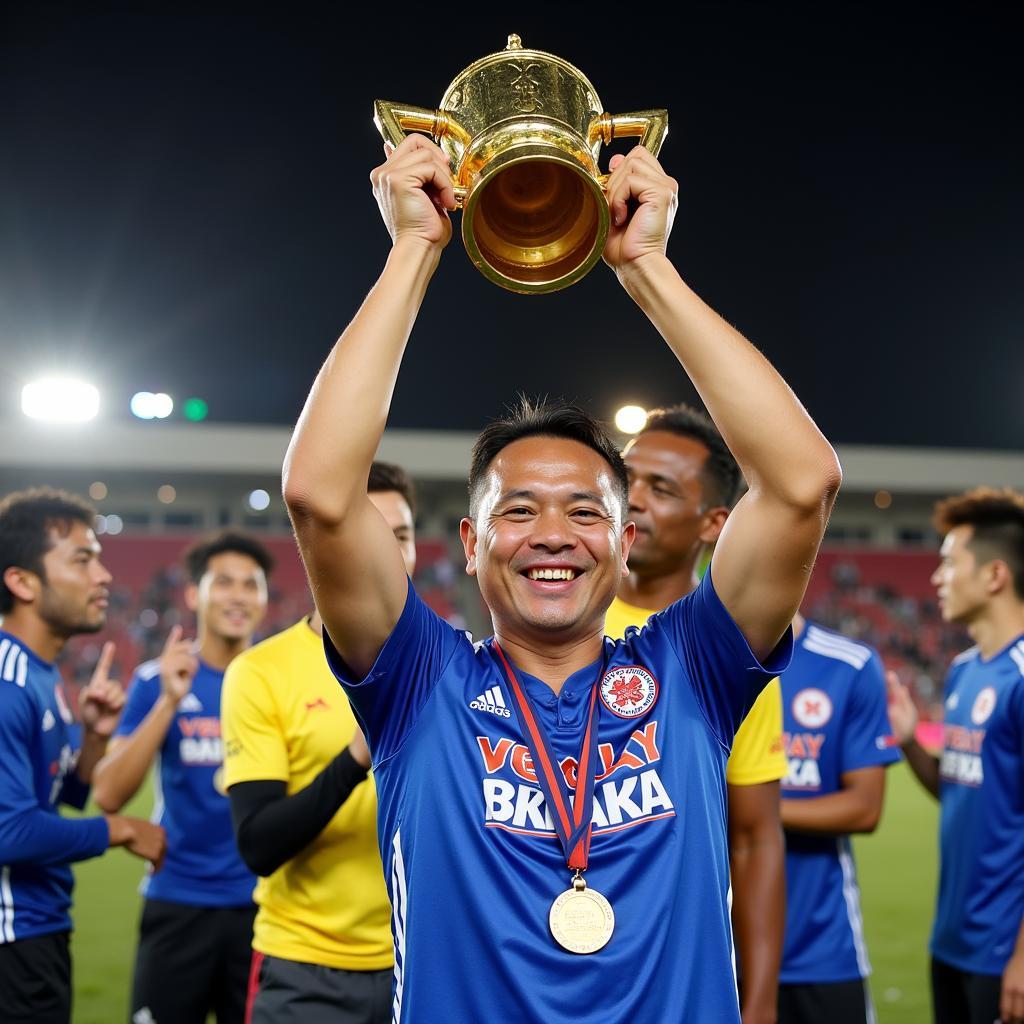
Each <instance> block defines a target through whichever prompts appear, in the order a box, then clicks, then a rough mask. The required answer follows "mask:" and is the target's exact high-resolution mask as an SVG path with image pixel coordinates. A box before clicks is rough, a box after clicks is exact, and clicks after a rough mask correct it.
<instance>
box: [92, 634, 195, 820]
mask: <svg viewBox="0 0 1024 1024" xmlns="http://www.w3.org/2000/svg"><path fill="white" fill-rule="evenodd" d="M181 634H182V630H181V627H180V626H174V627H172V629H171V632H170V635H169V636H168V637H167V640H166V642H165V643H164V649H163V652H162V653H161V655H160V678H159V683H158V684H157V681H156V680H144V679H136V681H135V684H134V685H133V686H132V692H131V695H130V696H129V698H128V705H127V707H126V709H125V714H124V718H123V719H122V721H121V724H120V725H119V727H118V735H116V736H115V737H114V739H112V740H111V741H110V745H109V747H108V748H107V752H106V754H105V755H104V756H103V758H102V759H101V760H100V761H99V763H98V764H97V765H96V767H95V768H94V769H93V772H92V796H93V799H94V800H95V801H96V803H97V805H98V806H99V807H101V808H102V809H103V810H104V811H106V812H107V813H108V814H115V813H116V812H117V811H119V810H121V808H122V807H124V805H125V804H126V803H128V801H129V800H131V798H132V797H133V796H135V794H136V793H137V792H138V791H139V787H140V786H141V785H142V783H143V781H144V780H145V778H146V775H147V773H148V772H149V769H150V766H151V765H152V764H153V761H154V759H155V758H156V755H157V753H158V751H159V750H160V748H161V747H162V746H163V743H164V740H165V739H166V738H167V730H168V729H170V727H171V723H172V722H173V721H174V719H175V717H176V716H177V714H178V705H179V704H180V703H181V701H182V700H183V699H184V698H185V695H186V694H187V693H189V692H190V691H191V689H192V679H193V677H194V676H195V674H196V670H197V669H198V668H199V661H198V659H197V658H196V656H195V654H194V653H193V651H192V647H193V642H192V641H191V640H183V639H182V638H181Z"/></svg>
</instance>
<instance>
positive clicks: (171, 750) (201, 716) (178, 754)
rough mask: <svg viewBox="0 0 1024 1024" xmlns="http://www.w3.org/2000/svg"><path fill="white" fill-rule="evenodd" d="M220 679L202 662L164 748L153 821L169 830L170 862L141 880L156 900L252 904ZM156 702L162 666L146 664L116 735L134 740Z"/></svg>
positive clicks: (135, 680) (203, 904)
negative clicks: (238, 839)
mask: <svg viewBox="0 0 1024 1024" xmlns="http://www.w3.org/2000/svg"><path fill="white" fill-rule="evenodd" d="M223 681H224V673H223V672H218V671H217V670H216V669H212V668H210V666H209V665H207V664H205V663H203V662H200V663H199V671H198V672H196V676H195V678H194V679H193V680H192V690H191V691H190V692H189V693H188V694H187V695H186V696H185V697H184V699H183V700H182V701H181V703H180V704H179V705H178V713H177V715H175V718H174V721H173V722H172V723H171V727H170V728H169V729H168V730H167V736H166V737H165V738H164V742H163V745H162V746H161V748H160V753H159V755H158V758H157V763H156V765H155V768H154V779H155V784H156V794H155V795H156V803H155V805H154V808H153V820H154V821H156V822H158V823H159V824H161V825H163V827H164V828H165V829H166V830H167V857H166V859H165V860H164V865H163V867H162V868H161V869H160V871H158V872H156V873H155V874H152V873H147V875H146V878H145V879H144V880H143V883H142V892H143V893H144V894H145V895H146V896H149V897H151V898H152V899H156V900H168V901H170V902H172V903H187V904H191V905H193V906H200V907H242V906H245V905H246V904H248V903H249V902H251V900H252V892H253V889H254V888H255V886H256V877H255V876H254V875H253V874H252V872H250V871H249V869H248V868H247V867H246V866H245V864H244V862H243V861H242V857H241V855H240V854H239V852H238V847H237V846H236V845H235V836H234V831H233V829H232V827H231V806H230V804H229V802H228V798H227V793H226V791H225V789H224V785H223V778H224V770H223V762H224V753H223V748H222V744H221V735H220V691H221V685H222V683H223ZM159 696H160V667H159V664H158V663H157V662H155V661H151V662H147V663H146V664H144V665H141V666H140V667H139V668H138V669H136V671H135V675H134V676H133V677H132V683H131V686H130V688H129V690H128V701H127V704H126V705H125V710H124V715H123V716H122V718H121V722H120V724H119V725H118V728H117V735H118V736H129V735H131V733H133V732H134V731H135V730H136V729H137V728H138V727H139V723H140V722H141V721H142V720H143V719H144V718H145V717H146V715H147V714H149V712H150V710H151V709H152V707H153V705H154V704H155V703H156V702H157V698H159Z"/></svg>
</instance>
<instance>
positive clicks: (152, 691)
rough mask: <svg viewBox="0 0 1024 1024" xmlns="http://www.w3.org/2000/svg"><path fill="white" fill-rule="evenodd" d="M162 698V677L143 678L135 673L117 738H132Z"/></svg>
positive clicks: (115, 733)
mask: <svg viewBox="0 0 1024 1024" xmlns="http://www.w3.org/2000/svg"><path fill="white" fill-rule="evenodd" d="M159 696H160V675H159V673H158V674H156V675H152V676H148V677H146V676H142V675H140V674H139V672H138V671H136V672H135V675H134V677H133V678H132V681H131V683H130V684H129V685H128V699H127V700H126V701H125V704H124V711H123V712H122V714H121V720H120V721H119V722H118V723H117V728H116V729H115V730H114V735H115V736H131V734H132V733H133V732H135V730H136V729H138V727H139V726H140V725H141V724H142V720H143V719H144V718H145V717H146V715H148V714H149V713H150V711H152V710H153V705H154V704H156V702H157V698H158V697H159Z"/></svg>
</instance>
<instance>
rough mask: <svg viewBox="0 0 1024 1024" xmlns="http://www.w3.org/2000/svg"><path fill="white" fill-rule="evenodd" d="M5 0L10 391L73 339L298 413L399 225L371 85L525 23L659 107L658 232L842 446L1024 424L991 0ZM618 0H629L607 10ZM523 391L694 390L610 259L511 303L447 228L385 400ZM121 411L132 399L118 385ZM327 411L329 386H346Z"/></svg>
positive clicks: (0, 285) (650, 400)
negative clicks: (133, 6)
mask: <svg viewBox="0 0 1024 1024" xmlns="http://www.w3.org/2000/svg"><path fill="white" fill-rule="evenodd" d="M671 10H673V11H676V12H678V13H677V14H676V15H675V16H674V17H671V18H666V17H665V16H664V15H660V16H659V20H656V21H654V22H651V21H650V20H645V18H646V16H641V15H637V17H636V20H635V21H634V20H631V17H632V15H631V14H627V13H626V12H625V11H624V9H623V8H622V7H621V6H618V7H616V8H613V9H612V8H610V9H608V10H603V9H602V8H600V7H598V6H595V7H592V8H591V7H584V6H582V5H563V6H562V7H561V8H557V9H556V8H553V7H551V6H550V5H549V6H548V7H546V8H545V7H544V5H534V7H533V8H532V9H530V10H527V11H524V12H520V11H519V10H518V9H517V10H516V11H515V12H513V11H510V10H507V9H501V10H500V12H496V11H495V9H493V8H486V7H483V8H481V7H479V6H475V7H474V6H471V7H469V8H466V9H462V8H459V9H456V8H450V9H448V10H440V9H439V10H438V11H437V12H435V14H433V15H432V16H431V17H430V19H427V18H426V16H425V15H424V14H423V11H422V8H419V9H417V13H416V14H415V16H412V17H411V18H410V19H409V20H408V21H407V22H406V21H405V20H404V19H403V18H402V17H401V13H400V11H401V9H400V8H399V9H398V11H396V12H395V16H394V18H392V19H391V20H390V21H389V23H388V24H386V25H385V24H383V22H382V23H381V25H380V26H379V28H378V30H376V31H371V32H367V33H357V32H355V30H354V28H353V26H354V25H355V24H365V21H363V22H357V21H354V20H353V17H352V16H351V15H350V14H349V13H348V12H347V11H346V10H345V8H344V7H342V6H335V7H333V8H326V7H324V8H319V7H318V8H295V9H290V8H289V9H287V10H286V9H285V8H280V7H279V8H275V9H273V11H272V12H271V13H268V14H266V15H262V14H259V15H258V14H244V15H242V14H215V13H209V11H210V8H209V7H204V8H203V9H202V12H201V13H200V12H199V9H198V8H192V9H189V8H188V7H187V6H186V7H185V8H182V6H181V5H174V6H166V7H162V6H161V5H159V4H155V5H146V8H145V11H144V12H143V11H132V10H129V9H128V8H126V7H124V6H123V5H115V7H112V8H107V9H106V10H105V12H104V13H89V12H86V11H85V10H84V9H82V8H81V7H80V6H79V5H67V6H61V5H52V4H46V5H33V4H22V5H8V6H7V7H6V8H5V10H4V13H3V15H2V16H0V18H2V20H0V94H2V95H3V96H4V102H3V104H2V105H0V138H2V139H3V145H2V148H0V361H2V365H3V368H4V374H3V378H2V384H0V401H2V402H3V406H4V407H5V408H8V409H9V408H13V407H16V405H17V401H18V399H17V391H18V388H19V387H20V385H21V384H22V383H24V382H25V381H26V380H27V379H29V378H30V377H31V376H33V375H35V374H36V373H39V372H42V371H44V370H49V369H52V368H53V367H54V366H59V367H60V368H61V369H64V370H68V369H74V370H77V371H79V372H81V373H83V374H84V375H86V376H88V377H90V378H91V379H92V380H94V381H95V382H96V383H97V385H98V386H99V387H100V390H101V392H102V393H103V396H104V408H105V409H106V410H108V412H110V411H113V412H116V413H118V414H120V415H123V416H125V417H127V415H128V413H127V409H128V399H129V396H130V395H131V394H132V393H133V392H135V391H141V390H148V391H167V392H170V393H171V394H173V395H174V396H175V397H177V398H178V399H179V407H180V400H181V399H183V398H185V397H187V396H191V395H195V396H199V397H202V398H204V399H206V400H207V402H208V403H209V407H210V416H211V419H212V420H217V421H221V422H223V423H247V422H248V423H262V424H277V425H284V424H289V423H291V422H293V421H294V419H295V417H296V416H297V414H298V411H299V409H300V408H301V404H302V401H303V399H304V396H305V394H306V391H307V389H308V386H309V383H310V381H311V380H312V377H313V375H314V374H315V372H316V369H317V367H318V366H319V364H320V363H321V361H322V360H323V357H324V355H325V354H326V352H327V350H328V348H329V346H330V344H331V341H332V340H333V338H334V337H335V336H336V335H337V333H338V332H339V331H340V330H341V329H342V328H343V327H344V325H345V323H346V322H347V320H348V319H349V317H350V316H351V315H352V313H353V312H354V310H355V309H356V307H357V305H358V303H359V302H360V301H361V298H362V296H363V295H364V294H365V292H366V290H367V288H368V287H369V286H370V284H371V283H372V281H373V279H374V276H375V274H376V272H377V268H378V267H379V266H380V265H381V262H382V260H383V258H384V255H385V253H386V250H387V238H386V235H385V232H384V230H383V227H382V226H381V224H380V222H379V218H378V215H377V212H376V208H375V205H374V202H373V200H372V198H371V195H370V191H369V187H368V184H367V173H368V171H369V169H370V167H371V166H372V164H373V163H375V162H377V161H378V160H379V158H380V142H379V139H378V137H377V134H376V132H375V130H374V128H373V126H372V124H371V123H370V110H371V104H372V101H373V99H374V98H375V97H387V98H392V99H396V100H401V101H406V102H409V103H413V104H421V105H428V106H429V105H432V104H435V103H436V102H438V101H439V99H440V96H441V94H442V92H443V90H444V87H445V86H446V85H447V83H448V82H449V81H450V79H451V78H452V77H453V76H454V74H455V73H456V72H457V71H459V70H460V69H461V68H462V67H464V66H465V65H467V64H468V63H469V62H470V61H472V60H473V59H475V58H477V57H479V56H481V55H483V54H485V53H487V52H490V51H493V50H495V49H499V48H501V47H502V46H503V45H504V42H505V38H506V35H507V34H508V33H509V32H512V31H515V32H518V33H519V34H520V35H521V36H522V37H523V39H524V41H525V42H526V44H527V45H528V46H535V47H538V48H542V49H547V50H550V51H553V52H555V53H558V54H560V55H562V56H564V57H566V58H567V59H569V60H571V61H573V62H574V63H576V64H577V65H579V66H580V67H581V68H582V69H583V70H584V71H585V72H586V73H587V74H588V75H589V77H590V78H591V79H592V80H593V81H594V83H595V85H596V86H597V89H598V91H599V93H600V95H601V98H602V100H603V101H604V104H605V105H606V106H607V107H608V108H609V109H610V110H612V111H623V110H630V109H637V108H644V107H652V106H665V107H667V108H668V109H669V112H670V118H671V132H670V135H669V139H668V141H667V143H666V146H665V149H664V151H663V159H664V163H665V165H666V167H667V168H668V169H669V170H670V171H671V172H672V173H673V174H674V175H675V176H676V177H677V178H679V180H680V181H681V183H682V192H681V212H680V216H679V218H678V220H677V224H676V228H675V232H674V236H673V242H672V249H671V252H672V255H673V257H674V259H675V260H676V261H677V263H678V265H679V266H680V267H681V269H682V271H683V273H684V275H685V277H686V278H687V279H688V280H689V281H690V282H691V283H692V284H693V285H694V287H695V288H696V289H697V291H698V292H699V293H700V294H702V295H703V296H704V297H705V298H706V299H707V300H708V301H709V302H710V303H711V304H712V305H714V306H715V307H716V308H719V309H721V310H722V311H723V312H724V313H725V315H726V316H727V317H728V319H729V320H730V321H732V322H733V323H735V324H737V326H739V327H740V328H741V329H742V330H743V331H745V332H746V333H747V334H748V335H749V337H750V338H751V339H752V340H753V341H755V342H756V343H757V344H758V345H759V346H760V347H761V348H762V349H763V350H764V351H765V352H766V354H767V355H768V356H769V357H770V358H771V359H772V360H773V361H774V362H775V363H776V364H777V365H778V366H779V367H780V369H781V370H782V371H783V373H784V374H785V375H786V377H787V379H788V380H789V381H790V382H791V383H792V385H793V387H794V389H795V391H796V392H797V394H799V395H800V397H801V398H802V399H803V400H804V401H805V402H806V404H807V405H808V408H809V409H810V411H811V413H812V414H813V415H814V416H815V417H816V418H817V420H818V421H819V422H820V423H821V425H822V427H823V428H824V430H825V432H826V434H827V435H828V436H829V437H830V438H831V439H833V440H834V441H837V442H839V443H841V444H858V445H864V444H867V445H886V444H893V445H900V446H915V447H920V446H937V447H942V448H954V447H955V448H962V447H963V448H981V449H1024V413H1022V411H1021V410H1022V408H1024V406H1022V403H1021V401H1020V386H1021V381H1022V380H1024V344H1022V340H1024V339H1022V334H1024V330H1022V327H1024V290H1022V289H1021V287H1020V282H1021V281H1022V280H1024V273H1022V270H1024V267H1022V262H1024V250H1022V247H1021V245H1020V239H1021V237H1024V191H1022V189H1021V187H1020V183H1021V181H1022V180H1024V135H1022V133H1021V132H1020V131H1019V130H1018V126H1019V111H1018V109H1017V102H1018V101H1017V99H1016V96H1017V91H1016V89H1015V88H1014V86H1015V84H1016V81H1015V80H1016V77H1017V65H1018V59H1017V54H1016V52H1015V47H1016V39H1017V35H1016V33H1015V32H1014V31H1013V26H1012V25H1011V24H1010V21H1009V19H1012V17H1013V14H1012V12H1011V9H1010V8H999V7H997V6H994V5H966V4H965V5H952V6H950V5H939V6H937V5H934V4H930V5H924V4H904V5H890V6H889V7H888V8H879V7H875V6H873V5H864V4H852V3H844V4H825V5H804V4H801V5H784V4H755V3H749V2H739V0H729V2H723V3H717V4H706V3H704V4H698V5H683V6H677V7H674V8H671ZM613 12H614V16H613ZM519 390H522V391H525V392H527V393H532V394H533V393H549V394H552V395H564V396H566V397H570V398H578V399H581V400H583V401H584V402H586V403H587V404H588V405H590V407H591V408H592V409H593V410H594V411H595V412H598V413H600V414H601V415H605V416H610V415H611V413H612V412H613V411H614V409H615V408H616V407H617V406H618V405H620V404H622V403H623V402H626V401H634V402H639V403H640V404H643V405H646V406H650V405H653V404H659V403H668V402H672V401H675V400H679V399H685V398H690V397H692V391H691V389H690V388H689V387H688V385H686V383H685V381H684V379H683V377H682V374H681V373H680V371H679V370H678V368H677V367H676V366H675V364H674V361H673V359H672V358H671V357H670V356H669V354H668V353H667V351H666V350H665V348H664V346H663V345H662V343H661V342H660V340H659V339H658V338H657V337H656V335H655V334H654V332H653V330H652V329H651V328H650V327H649V326H648V325H647V324H646V322H645V321H644V320H643V318H642V316H641V315H640V314H639V313H638V312H637V311H636V310H635V309H634V308H633V306H632V303H631V302H630V301H629V299H628V298H627V297H626V296H625V295H624V294H622V293H621V291H620V290H619V289H618V288H617V286H615V284H614V282H613V281H612V279H611V278H610V276H609V273H608V271H607V270H606V269H605V268H602V267H599V268H597V269H596V270H595V271H594V272H593V273H592V274H591V275H590V277H588V278H587V279H586V280H585V281H584V282H583V283H582V284H580V285H577V286H576V287H574V288H572V289H570V290H569V291H567V292H565V293H562V294H559V295H554V296H544V297H534V298H525V297H519V296H514V295H511V294H507V293H504V292H502V291H500V290H499V289H497V288H495V287H494V286H492V285H490V284H488V283H487V282H486V281H485V280H484V279H483V278H482V277H481V276H480V275H479V274H477V273H476V272H475V271H474V270H473V269H472V267H471V266H470V264H469V261H468V259H467V257H466V255H465V253H464V252H462V251H461V245H460V244H459V243H458V241H456V242H455V243H453V245H452V248H451V251H450V252H449V253H447V254H446V256H445V259H444V261H443V263H442V267H441V269H440V271H439V273H438V275H437V279H436V281H435V283H434V285H433V286H432V289H431V292H430V294H429V296H428V299H427V303H426V306H425V308H424V311H423V314H422V316H421V319H420V322H419V324H418V326H417V329H416V332H415V335H414V338H413V342H412V344H411V346H410V351H409V354H408V357H407V360H406V367H405V372H404V374H403V376H402V378H401V379H400V382H399V387H398V392H397V394H396V398H395V405H394V410H393V415H392V418H391V424H392V426H393V427H394V428H397V429H401V430H408V429H429V430H455V431H475V430H477V429H479V427H480V426H481V424H482V423H483V422H484V421H485V420H486V419H487V418H488V417H489V416H492V415H494V414H495V413H496V412H498V411H499V410H500V408H501V407H502V406H503V405H504V404H506V403H508V402H509V401H511V400H512V399H513V398H514V397H515V393H516V392H517V391H519ZM118 411H119V412H118ZM340 414H341V413H340Z"/></svg>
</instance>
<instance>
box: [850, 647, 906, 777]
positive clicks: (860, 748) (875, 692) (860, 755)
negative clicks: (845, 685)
mask: <svg viewBox="0 0 1024 1024" xmlns="http://www.w3.org/2000/svg"><path fill="white" fill-rule="evenodd" d="M899 759H900V754H899V748H898V747H897V746H896V744H895V741H894V739H893V735H892V729H891V727H890V726H889V711H888V704H887V697H886V690H885V670H884V669H883V667H882V659H881V658H880V657H879V656H878V654H877V652H874V651H873V652H872V654H871V657H870V658H869V659H868V660H867V662H866V663H865V665H864V667H863V668H862V669H861V670H860V671H859V672H858V673H857V676H856V678H855V679H854V681H853V685H852V687H851V689H850V703H849V708H848V710H847V715H846V720H845V721H844V722H843V745H842V754H841V762H840V772H852V771H856V770H857V769H858V768H871V767H874V766H875V765H887V764H893V763H895V762H896V761H898V760H899Z"/></svg>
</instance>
